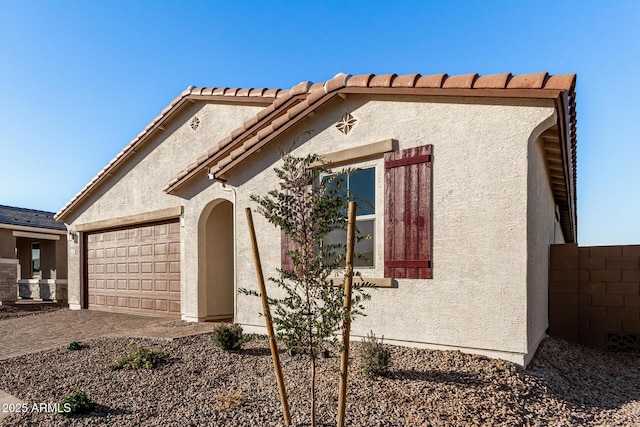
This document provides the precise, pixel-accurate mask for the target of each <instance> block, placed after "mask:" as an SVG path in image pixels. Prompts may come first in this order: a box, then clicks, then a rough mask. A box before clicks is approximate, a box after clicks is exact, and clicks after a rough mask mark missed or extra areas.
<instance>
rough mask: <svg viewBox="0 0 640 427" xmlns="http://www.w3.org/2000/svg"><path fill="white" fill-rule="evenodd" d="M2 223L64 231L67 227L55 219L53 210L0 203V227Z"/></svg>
mask: <svg viewBox="0 0 640 427" xmlns="http://www.w3.org/2000/svg"><path fill="white" fill-rule="evenodd" d="M2 224H7V225H14V226H16V225H17V226H21V227H33V228H46V229H51V230H63V231H66V229H67V228H66V227H65V225H64V224H63V223H61V222H57V221H55V220H54V219H53V212H46V211H38V210H35V209H25V208H16V207H13V206H4V205H0V228H2Z"/></svg>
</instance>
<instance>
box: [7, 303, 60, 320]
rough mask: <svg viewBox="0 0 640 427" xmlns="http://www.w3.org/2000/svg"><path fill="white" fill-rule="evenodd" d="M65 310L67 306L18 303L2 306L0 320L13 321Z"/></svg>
mask: <svg viewBox="0 0 640 427" xmlns="http://www.w3.org/2000/svg"><path fill="white" fill-rule="evenodd" d="M64 309H65V306H63V305H60V304H51V303H45V304H38V303H28V304H25V303H18V304H15V305H0V320H6V319H13V318H16V317H22V316H32V315H34V314H42V313H50V312H52V311H57V310H64Z"/></svg>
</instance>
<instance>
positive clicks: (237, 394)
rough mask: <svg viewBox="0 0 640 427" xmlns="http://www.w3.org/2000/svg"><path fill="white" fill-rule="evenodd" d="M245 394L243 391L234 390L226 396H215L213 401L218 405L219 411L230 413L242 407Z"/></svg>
mask: <svg viewBox="0 0 640 427" xmlns="http://www.w3.org/2000/svg"><path fill="white" fill-rule="evenodd" d="M243 400H244V393H243V391H242V390H240V389H238V390H232V391H230V392H229V393H227V394H226V395H224V396H215V397H214V398H213V401H214V402H216V404H217V409H218V411H229V410H233V409H238V408H239V407H241V406H242V402H243Z"/></svg>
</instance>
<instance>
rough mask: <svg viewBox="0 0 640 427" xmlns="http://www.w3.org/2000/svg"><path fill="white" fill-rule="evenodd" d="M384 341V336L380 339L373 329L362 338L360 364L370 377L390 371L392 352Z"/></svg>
mask: <svg viewBox="0 0 640 427" xmlns="http://www.w3.org/2000/svg"><path fill="white" fill-rule="evenodd" d="M383 341H384V337H382V338H381V339H380V340H378V339H377V338H376V336H375V335H374V333H373V331H372V332H371V334H367V337H366V338H363V339H362V351H361V352H360V366H361V368H362V371H363V372H364V374H365V375H366V376H368V377H369V378H373V377H380V376H384V375H386V374H387V373H388V372H389V365H390V364H391V352H390V351H389V349H388V348H387V347H386V346H385V345H384V342H383Z"/></svg>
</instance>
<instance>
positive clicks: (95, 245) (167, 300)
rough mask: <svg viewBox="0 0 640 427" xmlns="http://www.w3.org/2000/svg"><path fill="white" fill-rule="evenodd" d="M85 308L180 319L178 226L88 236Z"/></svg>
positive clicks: (132, 229)
mask: <svg viewBox="0 0 640 427" xmlns="http://www.w3.org/2000/svg"><path fill="white" fill-rule="evenodd" d="M86 242H87V244H86V252H85V255H86V262H87V270H86V271H87V287H88V289H87V292H88V303H89V307H90V308H93V309H98V310H109V311H121V312H129V313H137V314H147V315H159V316H178V315H180V224H179V223H178V222H177V221H175V222H171V223H163V224H151V225H141V226H136V227H131V228H127V229H121V230H107V231H102V232H98V233H92V234H88V235H87V240H86Z"/></svg>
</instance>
